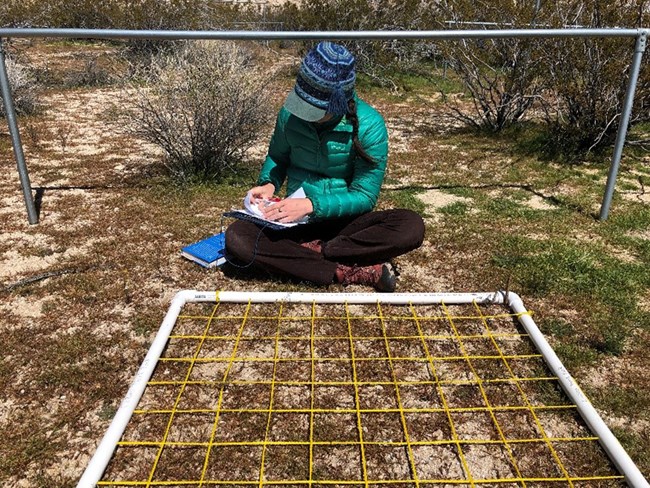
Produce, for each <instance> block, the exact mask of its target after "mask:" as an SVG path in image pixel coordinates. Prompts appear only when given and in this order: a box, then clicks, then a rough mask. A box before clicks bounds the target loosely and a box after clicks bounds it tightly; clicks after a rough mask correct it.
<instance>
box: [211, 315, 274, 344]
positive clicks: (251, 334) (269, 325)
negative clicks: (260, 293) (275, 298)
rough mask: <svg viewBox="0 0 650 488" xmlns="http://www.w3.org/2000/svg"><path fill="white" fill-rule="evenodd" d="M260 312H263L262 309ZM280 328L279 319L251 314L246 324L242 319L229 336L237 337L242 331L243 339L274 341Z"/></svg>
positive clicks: (230, 331) (232, 328) (230, 330)
mask: <svg viewBox="0 0 650 488" xmlns="http://www.w3.org/2000/svg"><path fill="white" fill-rule="evenodd" d="M259 310H260V311H262V310H261V309H259ZM233 325H234V324H233ZM242 326H243V327H244V329H243V330H241V328H242ZM278 326H279V323H278V318H277V317H268V316H264V315H262V316H259V315H252V314H251V313H249V314H248V319H247V320H246V322H244V320H243V318H242V319H241V320H240V321H239V324H237V325H236V328H235V326H233V327H230V328H229V330H228V335H232V336H237V335H238V334H239V332H240V330H241V332H242V335H241V337H242V339H243V338H246V339H252V338H258V339H260V338H264V340H272V339H273V337H275V335H276V334H277V333H278ZM215 329H216V328H215ZM215 335H216V334H215Z"/></svg>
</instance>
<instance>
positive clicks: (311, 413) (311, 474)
mask: <svg viewBox="0 0 650 488" xmlns="http://www.w3.org/2000/svg"><path fill="white" fill-rule="evenodd" d="M315 327H316V302H312V304H311V322H310V325H309V330H310V331H311V340H310V341H309V352H310V355H311V371H310V378H311V389H310V398H309V486H310V487H311V486H312V483H313V478H314V411H315V409H314V399H315V396H316V354H314V352H315V347H314V335H315V334H314V329H315Z"/></svg>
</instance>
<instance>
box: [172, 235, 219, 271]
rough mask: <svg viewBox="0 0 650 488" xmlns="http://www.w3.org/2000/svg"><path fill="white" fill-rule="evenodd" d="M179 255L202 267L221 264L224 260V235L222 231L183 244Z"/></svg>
mask: <svg viewBox="0 0 650 488" xmlns="http://www.w3.org/2000/svg"><path fill="white" fill-rule="evenodd" d="M181 255H182V256H183V257H186V258H187V259H189V260H191V261H194V262H195V263H198V264H200V265H201V266H203V267H204V268H212V267H214V266H221V265H222V264H223V263H225V262H226V236H225V234H224V233H223V232H221V233H220V234H217V235H214V236H211V237H208V238H206V239H203V240H201V241H198V242H195V243H194V244H190V245H189V246H185V247H183V248H182V249H181Z"/></svg>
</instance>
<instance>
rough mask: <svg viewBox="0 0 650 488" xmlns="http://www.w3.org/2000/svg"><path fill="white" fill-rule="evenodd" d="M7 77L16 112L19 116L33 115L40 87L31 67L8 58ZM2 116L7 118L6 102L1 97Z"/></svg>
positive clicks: (6, 59) (0, 113)
mask: <svg viewBox="0 0 650 488" xmlns="http://www.w3.org/2000/svg"><path fill="white" fill-rule="evenodd" d="M5 61H6V66H7V76H8V78H9V85H10V87H11V94H12V98H13V101H14V110H15V111H16V113H17V114H19V115H27V114H31V113H33V112H34V111H35V109H36V101H37V90H38V85H37V82H36V78H35V77H34V75H33V73H32V70H31V69H30V67H29V66H28V65H26V64H24V63H21V62H19V61H17V60H16V59H14V58H12V57H10V56H6V57H5ZM0 100H1V101H2V103H0V116H1V117H5V116H6V108H5V104H4V100H3V99H2V96H1V95H0Z"/></svg>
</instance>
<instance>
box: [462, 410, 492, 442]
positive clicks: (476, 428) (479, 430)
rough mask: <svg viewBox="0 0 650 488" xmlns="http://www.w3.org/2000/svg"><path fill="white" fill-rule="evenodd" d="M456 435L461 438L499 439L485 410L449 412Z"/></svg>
mask: <svg viewBox="0 0 650 488" xmlns="http://www.w3.org/2000/svg"><path fill="white" fill-rule="evenodd" d="M450 415H451V419H452V421H453V422H454V428H455V429H456V435H457V436H458V438H459V439H462V440H481V441H484V440H495V441H496V440H500V439H501V438H500V437H499V432H498V431H497V429H496V427H495V426H494V421H493V420H492V417H490V414H489V413H487V412H451V414H450Z"/></svg>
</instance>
